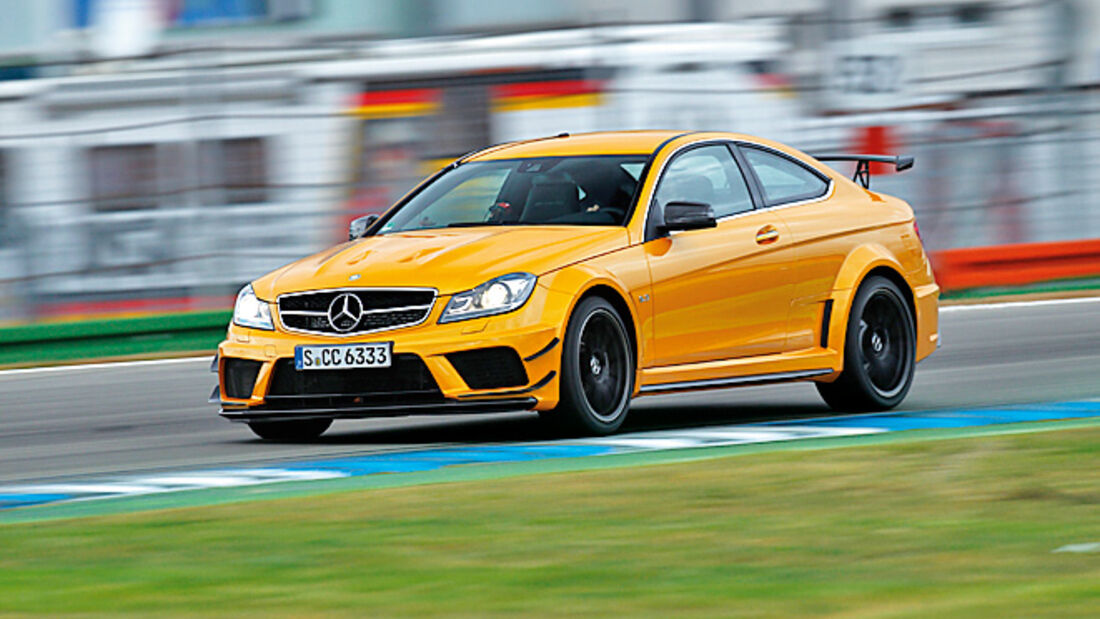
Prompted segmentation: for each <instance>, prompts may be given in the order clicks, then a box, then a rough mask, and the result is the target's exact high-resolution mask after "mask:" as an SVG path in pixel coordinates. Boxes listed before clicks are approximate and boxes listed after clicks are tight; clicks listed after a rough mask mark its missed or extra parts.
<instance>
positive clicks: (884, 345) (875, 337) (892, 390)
mask: <svg viewBox="0 0 1100 619" xmlns="http://www.w3.org/2000/svg"><path fill="white" fill-rule="evenodd" d="M913 323H914V321H913V316H912V312H910V310H909V305H908V304H907V303H906V301H905V297H904V296H903V295H902V293H901V290H899V289H898V287H897V285H896V284H894V283H893V282H891V281H890V280H888V279H886V278H884V277H878V276H875V277H870V278H868V279H867V280H866V281H864V282H863V284H862V285H861V286H860V287H859V290H858V291H857V292H856V296H855V299H853V301H852V309H851V312H850V313H849V316H848V329H847V336H846V338H845V343H844V370H843V372H841V375H840V377H839V378H837V379H836V381H834V382H832V383H817V390H818V393H820V394H821V397H822V398H823V399H824V400H825V402H826V403H827V404H828V405H829V406H830V407H831V408H833V409H834V410H838V411H880V410H888V409H891V408H894V407H895V406H897V405H898V404H900V403H901V401H902V400H904V399H905V396H906V394H908V393H909V387H910V386H911V385H912V384H913V372H914V369H915V366H916V361H915V354H916V328H915V326H914V324H913Z"/></svg>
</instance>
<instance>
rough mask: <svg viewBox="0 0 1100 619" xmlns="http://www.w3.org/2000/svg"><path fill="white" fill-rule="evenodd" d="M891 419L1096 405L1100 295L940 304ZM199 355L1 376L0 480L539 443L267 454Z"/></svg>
mask: <svg viewBox="0 0 1100 619" xmlns="http://www.w3.org/2000/svg"><path fill="white" fill-rule="evenodd" d="M941 323H942V331H941V333H942V338H943V348H941V349H940V350H939V351H938V352H937V353H936V354H934V355H933V356H932V357H931V358H930V359H928V360H926V361H924V362H923V363H921V364H920V365H919V366H918V368H917V377H916V382H915V384H914V387H913V390H912V391H911V392H910V395H909V398H908V399H907V400H906V401H905V403H904V404H903V405H902V407H901V409H900V410H911V411H912V410H929V409H951V408H972V407H980V406H987V405H988V406H994V405H1003V404H1017V403H1031V402H1046V401H1066V400H1082V399H1089V398H1100V299H1088V300H1067V301H1056V302H1046V303H1035V304H1004V305H995V306H982V307H962V308H951V309H948V310H946V311H945V312H944V313H943V314H941ZM209 361H210V358H209V357H205V358H194V359H182V360H171V361H164V362H152V363H136V364H108V365H104V366H98V367H97V366H81V367H78V368H51V369H41V370H17V371H9V372H0V423H2V429H0V484H4V483H12V482H28V481H45V480H49V479H58V478H68V479H71V478H73V477H77V476H84V475H89V476H91V475H104V474H123V473H132V472H148V471H157V470H171V469H182V468H201V467H214V466H226V465H243V464H249V465H255V464H263V463H267V462H278V461H285V460H288V459H296V460H302V459H309V458H313V457H321V456H332V455H346V454H355V455H361V454H367V453H377V452H384V451H404V450H409V449H421V448H425V447H438V446H441V445H454V444H460V445H461V444H467V443H485V442H497V441H521V440H523V441H529V440H538V439H540V438H544V435H542V434H541V432H542V431H541V429H540V428H541V426H540V425H539V424H538V423H537V422H536V420H535V417H534V415H533V414H514V415H493V416H483V415H466V416H461V417H458V416H450V417H418V418H416V417H414V418H392V419H380V420H365V421H345V422H337V423H336V424H335V425H334V426H333V428H332V429H330V430H329V431H328V433H326V435H325V436H324V437H322V438H321V439H320V440H319V441H318V442H316V443H312V444H273V443H265V442H262V441H260V440H258V439H256V438H254V437H253V435H252V433H251V432H250V431H249V430H248V428H247V427H245V426H242V425H237V424H233V423H229V422H227V421H224V420H222V419H221V418H219V417H218V415H217V414H216V410H215V407H214V406H212V405H209V404H206V397H207V395H208V394H209V393H210V390H211V389H212V388H213V385H214V380H215V379H214V376H213V375H212V374H210V373H209ZM827 414H830V411H829V410H828V409H827V408H826V407H825V406H824V405H823V404H822V403H821V401H820V400H819V398H818V396H817V392H816V391H815V390H814V388H813V386H812V385H810V384H808V383H807V384H792V385H779V386H771V387H753V388H743V389H731V390H719V391H710V392H704V393H695V394H679V395H670V396H654V397H646V398H640V399H638V400H636V401H635V403H634V406H633V408H632V410H631V413H630V415H631V416H630V418H629V420H628V421H627V424H626V427H625V428H624V431H633V432H638V431H645V430H649V429H666V428H677V427H688V426H693V427H698V426H707V425H719V424H722V425H724V424H731V423H739V422H746V421H762V420H782V419H798V418H800V417H820V416H823V415H827Z"/></svg>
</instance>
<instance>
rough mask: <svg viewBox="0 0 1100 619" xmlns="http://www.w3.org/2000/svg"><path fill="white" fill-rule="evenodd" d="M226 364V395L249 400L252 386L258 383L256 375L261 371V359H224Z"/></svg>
mask: <svg viewBox="0 0 1100 619" xmlns="http://www.w3.org/2000/svg"><path fill="white" fill-rule="evenodd" d="M222 363H224V364H225V365H224V366H223V367H224V368H225V395H226V397H230V398H237V399H240V400H247V399H248V398H250V397H252V388H253V387H254V386H255V385H256V376H258V375H259V373H260V366H261V365H263V363H262V362H260V361H253V360H251V359H231V358H227V359H225V361H223V362H222Z"/></svg>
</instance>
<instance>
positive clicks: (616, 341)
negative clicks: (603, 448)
mask: <svg viewBox="0 0 1100 619" xmlns="http://www.w3.org/2000/svg"><path fill="white" fill-rule="evenodd" d="M633 393H634V352H633V350H632V348H631V345H630V338H629V337H628V335H627V331H626V326H625V325H624V324H623V321H622V318H620V317H619V314H618V312H616V311H615V308H614V307H612V306H611V304H610V303H608V302H607V301H606V300H604V299H602V298H599V297H589V298H587V299H585V300H583V301H581V303H580V304H578V305H577V309H576V310H575V311H574V312H573V315H572V316H571V317H570V319H569V325H568V327H567V328H566V331H565V343H564V345H563V348H562V360H561V401H560V403H559V404H558V406H557V408H555V409H554V410H553V411H550V412H549V414H548V415H547V417H549V418H550V419H552V420H553V421H555V422H556V423H558V424H559V425H562V426H564V427H565V429H567V430H569V431H574V432H580V433H583V434H596V435H604V434H611V433H612V432H615V431H616V430H618V429H619V427H620V426H622V424H623V420H624V419H626V412H627V409H629V408H630V396H631V395H632V394H633Z"/></svg>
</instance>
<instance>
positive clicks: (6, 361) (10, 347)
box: [0, 310, 232, 366]
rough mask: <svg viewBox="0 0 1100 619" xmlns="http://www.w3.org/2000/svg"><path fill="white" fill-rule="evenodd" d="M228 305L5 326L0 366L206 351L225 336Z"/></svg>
mask: <svg viewBox="0 0 1100 619" xmlns="http://www.w3.org/2000/svg"><path fill="white" fill-rule="evenodd" d="M231 317H232V312H231V311H227V310H217V311H205V312H190V313H185V314H165V315H156V316H142V317H136V318H113V319H101V320H89V321H81V322H62V323H39V324H30V325H22V326H15V327H5V328H0V366H4V365H24V364H26V365H31V364H43V363H53V362H59V361H67V360H73V359H103V358H112V357H128V356H135V355H142V356H147V355H159V354H165V353H183V352H202V351H209V352H210V353H211V354H213V352H214V349H215V348H217V345H218V343H219V342H220V341H221V340H222V339H224V337H225V328H226V326H227V325H228V324H229V320H230V318H231Z"/></svg>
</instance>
